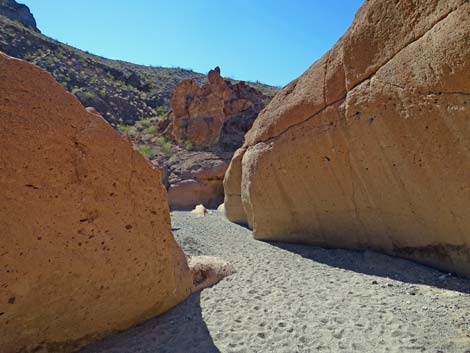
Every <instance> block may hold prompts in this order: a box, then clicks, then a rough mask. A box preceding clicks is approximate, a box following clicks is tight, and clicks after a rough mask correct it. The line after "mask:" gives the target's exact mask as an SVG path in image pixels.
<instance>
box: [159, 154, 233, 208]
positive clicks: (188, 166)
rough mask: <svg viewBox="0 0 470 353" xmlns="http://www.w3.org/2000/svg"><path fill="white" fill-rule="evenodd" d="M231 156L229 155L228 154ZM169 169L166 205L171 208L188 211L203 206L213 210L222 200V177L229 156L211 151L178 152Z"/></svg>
mask: <svg viewBox="0 0 470 353" xmlns="http://www.w3.org/2000/svg"><path fill="white" fill-rule="evenodd" d="M229 155H231V154H229ZM175 157H176V158H175V159H176V160H177V162H176V163H174V164H172V165H170V168H169V177H168V182H169V188H168V202H169V204H170V208H171V209H178V210H191V209H193V208H194V206H195V205H198V204H203V205H204V206H205V207H208V208H216V207H217V206H218V205H220V204H221V203H222V202H223V200H224V185H223V180H224V175H225V171H226V170H227V167H228V163H229V161H230V157H228V158H227V156H225V159H224V155H223V154H221V155H216V154H215V153H212V152H188V151H181V152H180V153H178V152H177V153H176V154H175Z"/></svg>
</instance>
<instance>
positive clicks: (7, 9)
mask: <svg viewBox="0 0 470 353" xmlns="http://www.w3.org/2000/svg"><path fill="white" fill-rule="evenodd" d="M0 16H5V17H8V18H9V19H10V20H13V21H17V22H19V23H20V24H22V25H23V26H25V27H28V28H31V29H32V30H33V31H36V32H40V31H39V29H38V28H37V26H36V20H35V19H34V16H33V14H32V13H31V11H29V7H28V6H26V5H23V4H18V3H17V2H16V1H15V0H0Z"/></svg>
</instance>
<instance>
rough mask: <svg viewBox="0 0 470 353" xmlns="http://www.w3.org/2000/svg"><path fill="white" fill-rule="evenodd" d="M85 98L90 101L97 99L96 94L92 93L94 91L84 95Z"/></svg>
mask: <svg viewBox="0 0 470 353" xmlns="http://www.w3.org/2000/svg"><path fill="white" fill-rule="evenodd" d="M83 94H84V96H85V98H88V99H93V98H95V93H94V92H92V91H86V92H85V93H83Z"/></svg>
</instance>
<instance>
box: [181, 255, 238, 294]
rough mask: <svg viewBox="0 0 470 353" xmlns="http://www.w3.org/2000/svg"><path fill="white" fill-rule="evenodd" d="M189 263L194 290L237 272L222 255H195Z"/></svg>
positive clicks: (208, 285)
mask: <svg viewBox="0 0 470 353" xmlns="http://www.w3.org/2000/svg"><path fill="white" fill-rule="evenodd" d="M188 264H189V268H190V270H191V272H192V274H193V292H197V291H199V290H201V289H203V288H207V287H210V286H212V285H214V284H216V283H217V282H220V281H221V280H222V279H224V278H225V277H227V276H230V275H231V274H233V273H234V272H235V271H234V269H233V267H232V266H231V265H230V264H229V263H227V262H226V261H225V260H223V259H221V258H220V257H214V256H194V257H191V258H190V259H189V261H188Z"/></svg>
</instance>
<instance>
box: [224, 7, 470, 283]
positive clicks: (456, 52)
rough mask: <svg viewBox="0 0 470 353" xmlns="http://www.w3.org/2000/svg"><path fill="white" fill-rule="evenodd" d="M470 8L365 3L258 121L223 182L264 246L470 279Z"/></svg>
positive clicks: (231, 213) (232, 213)
mask: <svg viewBox="0 0 470 353" xmlns="http://www.w3.org/2000/svg"><path fill="white" fill-rule="evenodd" d="M468 18H470V3H469V2H468V1H465V0H450V1H448V0H432V1H428V0H426V1H424V0H421V1H416V2H413V3H411V2H398V3H396V2H392V1H384V0H371V1H367V2H366V3H365V4H364V5H363V6H362V8H361V9H360V10H359V12H358V13H357V14H356V17H355V20H354V22H353V24H352V25H351V27H350V28H349V30H348V31H347V32H346V34H345V35H344V36H343V37H342V38H341V39H340V41H339V42H338V43H337V44H336V45H335V46H334V47H333V48H332V49H331V50H330V51H329V52H328V53H327V54H325V55H324V56H323V57H322V58H321V59H319V60H318V61H317V62H315V63H314V64H313V65H312V66H311V67H310V68H309V69H308V70H307V71H306V72H305V73H304V74H303V75H302V76H300V77H299V78H298V79H296V80H294V81H293V82H291V83H290V84H288V85H287V86H286V87H284V88H283V89H282V90H281V91H280V92H279V93H278V94H277V95H276V96H275V98H274V99H273V100H272V102H271V103H270V104H269V105H268V106H267V107H266V109H265V110H264V111H263V112H262V113H261V114H260V116H259V118H258V119H257V120H256V121H255V123H254V125H253V127H252V129H251V130H250V131H249V132H248V134H247V136H246V141H245V144H244V146H243V147H242V148H241V149H240V150H238V152H237V153H236V154H235V156H234V158H233V160H232V162H231V165H230V167H229V169H228V171H227V175H226V178H225V181H224V186H225V193H226V197H225V208H226V214H227V216H228V217H229V218H230V219H231V220H233V221H235V222H238V223H246V224H249V225H250V227H252V228H253V233H254V236H255V237H256V238H258V239H267V240H282V241H289V242H303V243H310V244H315V245H321V246H328V247H342V248H354V249H364V248H372V249H376V250H380V251H383V252H386V253H389V254H394V255H400V256H403V257H407V258H411V259H414V260H417V261H420V262H423V263H426V264H430V265H433V266H436V267H438V268H440V269H443V270H446V271H455V272H457V273H459V274H462V275H467V276H470V61H469V60H468V58H469V57H470V45H469V44H470V21H468Z"/></svg>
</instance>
